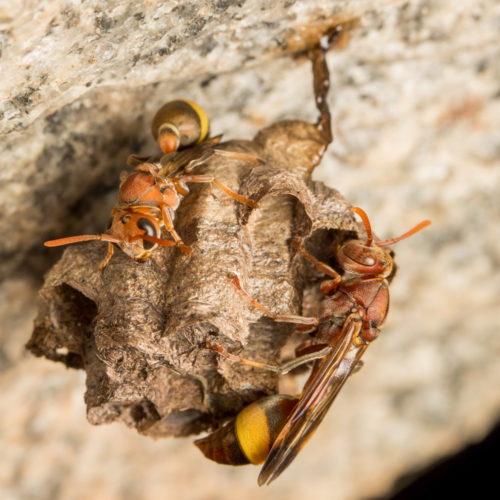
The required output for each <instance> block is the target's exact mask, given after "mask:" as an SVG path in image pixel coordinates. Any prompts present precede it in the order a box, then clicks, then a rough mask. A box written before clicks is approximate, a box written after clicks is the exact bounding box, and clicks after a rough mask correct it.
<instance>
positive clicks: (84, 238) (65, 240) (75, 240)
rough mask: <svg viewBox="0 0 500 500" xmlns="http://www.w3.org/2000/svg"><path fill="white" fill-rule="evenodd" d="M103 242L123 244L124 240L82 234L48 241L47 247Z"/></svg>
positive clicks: (105, 235)
mask: <svg viewBox="0 0 500 500" xmlns="http://www.w3.org/2000/svg"><path fill="white" fill-rule="evenodd" d="M92 240H101V241H109V242H110V243H122V240H120V239H119V238H116V237H115V236H111V235H109V234H81V235H80V236H69V237H68V238H59V239H58V240H50V241H46V242H45V243H44V245H45V246H46V247H60V246H62V245H71V244H72V243H80V242H81V241H92Z"/></svg>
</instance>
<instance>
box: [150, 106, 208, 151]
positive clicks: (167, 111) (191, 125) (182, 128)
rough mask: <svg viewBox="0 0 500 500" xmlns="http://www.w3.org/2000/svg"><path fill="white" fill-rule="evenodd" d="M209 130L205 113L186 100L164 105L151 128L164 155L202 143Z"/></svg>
mask: <svg viewBox="0 0 500 500" xmlns="http://www.w3.org/2000/svg"><path fill="white" fill-rule="evenodd" d="M208 129H209V122H208V117H207V115H206V113H205V111H203V109H202V108H201V107H200V106H198V105H197V104H196V103H194V102H192V101H188V100H184V99H179V100H176V101H170V102H167V103H166V104H164V105H163V106H162V107H161V108H160V109H159V110H158V112H157V113H156V115H155V117H154V118H153V124H152V126H151V131H152V132H153V136H154V138H155V139H156V141H157V142H158V144H159V146H160V149H161V150H162V152H163V153H164V154H167V153H171V152H172V151H177V150H178V149H182V148H185V147H189V146H192V145H194V144H198V143H200V142H202V141H203V140H205V139H206V137H207V135H208Z"/></svg>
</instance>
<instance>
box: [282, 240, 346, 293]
mask: <svg viewBox="0 0 500 500" xmlns="http://www.w3.org/2000/svg"><path fill="white" fill-rule="evenodd" d="M291 246H292V248H295V250H298V251H299V252H300V253H301V254H302V255H303V256H304V257H305V258H306V259H307V260H308V261H309V262H312V263H313V264H314V265H315V266H316V268H317V269H318V270H319V271H321V272H322V273H324V274H326V275H327V276H330V277H331V278H333V279H331V280H325V281H324V282H323V283H322V284H321V291H322V292H323V293H325V294H328V293H331V292H333V291H335V290H336V289H337V288H338V286H339V285H340V283H341V281H342V277H341V276H340V274H339V273H338V272H337V271H335V269H333V268H332V267H330V266H329V265H328V264H325V263H324V262H321V261H320V260H318V259H317V258H316V257H314V256H313V255H311V254H310V253H309V252H308V251H307V250H306V249H305V248H304V247H303V246H302V245H301V244H300V242H299V241H298V240H292V242H291Z"/></svg>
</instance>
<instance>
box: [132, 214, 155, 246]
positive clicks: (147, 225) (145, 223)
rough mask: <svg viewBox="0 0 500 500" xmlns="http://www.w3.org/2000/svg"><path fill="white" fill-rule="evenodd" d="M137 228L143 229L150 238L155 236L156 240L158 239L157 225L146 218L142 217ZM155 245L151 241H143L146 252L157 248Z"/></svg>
mask: <svg viewBox="0 0 500 500" xmlns="http://www.w3.org/2000/svg"><path fill="white" fill-rule="evenodd" d="M137 227H138V228H139V229H142V230H143V231H144V232H145V233H146V234H147V235H148V236H154V237H155V238H157V237H158V235H157V234H156V227H155V225H154V224H153V223H152V222H151V221H150V220H149V219H146V218H145V217H141V218H140V219H139V220H138V221H137ZM155 244H156V243H153V242H151V241H146V240H143V242H142V245H143V247H144V249H145V250H151V248H153V247H154V246H155Z"/></svg>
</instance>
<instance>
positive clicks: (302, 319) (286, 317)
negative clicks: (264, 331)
mask: <svg viewBox="0 0 500 500" xmlns="http://www.w3.org/2000/svg"><path fill="white" fill-rule="evenodd" d="M230 277H231V280H232V282H233V284H234V286H235V287H236V288H237V289H238V290H239V291H240V293H241V294H242V295H243V296H244V297H245V298H246V299H247V300H248V301H249V302H250V304H252V306H254V307H257V308H258V309H260V310H261V311H263V312H264V313H265V314H266V315H267V316H270V317H271V318H273V320H274V321H276V322H278V323H294V324H296V325H306V326H308V327H315V326H317V325H318V323H319V319H318V318H315V317H312V316H296V315H294V314H274V313H273V312H271V311H270V310H269V309H268V308H267V307H266V306H265V305H263V304H261V303H260V302H257V301H256V300H255V299H253V298H252V297H251V296H250V295H249V293H248V292H247V291H246V290H245V289H244V288H243V287H242V286H241V283H240V280H239V278H238V276H236V274H233V273H231V274H230ZM307 331H308V332H309V331H310V329H309V328H308V329H307Z"/></svg>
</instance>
